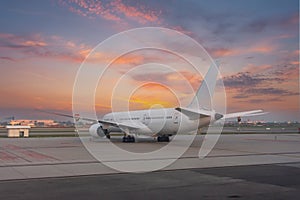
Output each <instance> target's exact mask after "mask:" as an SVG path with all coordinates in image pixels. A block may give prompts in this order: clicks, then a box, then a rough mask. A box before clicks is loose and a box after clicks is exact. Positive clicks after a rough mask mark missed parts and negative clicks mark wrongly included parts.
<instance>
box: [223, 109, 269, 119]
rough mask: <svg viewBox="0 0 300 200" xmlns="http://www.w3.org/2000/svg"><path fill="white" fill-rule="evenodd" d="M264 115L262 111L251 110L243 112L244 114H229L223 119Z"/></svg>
mask: <svg viewBox="0 0 300 200" xmlns="http://www.w3.org/2000/svg"><path fill="white" fill-rule="evenodd" d="M263 114H266V113H265V112H263V111H262V110H251V111H245V112H237V113H229V114H226V115H224V118H225V119H230V118H236V117H251V116H255V115H263Z"/></svg>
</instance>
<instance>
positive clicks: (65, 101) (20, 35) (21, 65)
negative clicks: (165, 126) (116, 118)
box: [0, 0, 300, 121]
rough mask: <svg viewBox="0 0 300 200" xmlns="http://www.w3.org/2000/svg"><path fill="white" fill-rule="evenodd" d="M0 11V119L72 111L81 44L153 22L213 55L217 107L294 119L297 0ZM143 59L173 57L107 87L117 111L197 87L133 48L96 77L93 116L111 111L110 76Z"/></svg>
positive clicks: (11, 5)
mask: <svg viewBox="0 0 300 200" xmlns="http://www.w3.org/2000/svg"><path fill="white" fill-rule="evenodd" d="M0 11H1V18H0V25H1V30H0V52H1V53H0V83H1V87H0V94H1V96H0V119H3V118H6V117H9V116H15V117H16V118H29V119H43V118H55V117H52V116H49V115H46V114H43V113H39V112H36V111H35V109H43V110H52V111H56V112H62V113H72V92H73V84H74V81H75V77H76V73H77V71H78V69H79V67H80V65H81V63H82V62H83V60H84V59H85V57H86V56H87V55H88V54H89V53H90V51H91V50H92V49H93V48H94V47H95V46H96V45H98V44H99V43H100V42H102V41H104V40H105V39H107V38H109V37H110V36H112V35H114V34H117V33H119V32H121V31H126V30H129V29H132V28H141V27H152V26H153V27H165V28H169V29H174V30H176V31H180V32H182V33H184V34H187V35H188V36H189V37H191V38H193V39H194V40H196V41H197V42H199V43H200V44H201V45H203V47H204V48H205V49H206V51H207V52H208V53H209V54H210V55H211V56H212V58H214V59H219V60H220V62H221V66H220V71H221V75H222V78H223V82H224V85H225V89H226V95H227V112H235V111H246V110H252V109H263V110H265V111H267V112H269V114H267V115H265V116H262V117H258V119H264V120H266V121H273V120H277V121H289V120H291V121H300V111H299V1H298V0H289V1H284V0H230V1H224V0H202V1H199V0H165V1H161V0H152V1H129V0H127V1H126V0H112V1H96V0H48V1H47V0H43V1H41V0H28V1H21V0H13V1H9V0H3V1H0ZM179 42H180V41H179ZM116 45H121V44H116ZM183 48H185V47H184V46H183ZM188 50H189V49H186V51H187V52H190V54H191V55H190V56H197V55H195V52H193V51H192V50H191V51H188ZM105 53H107V54H108V53H109V52H102V53H101V54H99V55H98V57H97V58H96V59H94V60H93V64H95V63H98V62H99V63H101V62H104V59H105V56H106V55H103V54H105ZM175 61H176V62H175ZM149 62H157V63H161V62H162V63H163V64H164V65H169V64H171V63H176V64H175V66H176V70H177V72H172V71H166V70H165V68H163V67H161V66H160V65H157V66H152V68H147V66H144V67H145V68H141V69H142V72H143V73H142V72H141V71H139V72H138V71H137V72H135V73H133V74H131V75H130V76H128V77H127V78H126V80H124V81H125V82H124V83H122V87H120V89H119V91H118V90H117V89H116V91H115V93H114V94H113V98H114V99H113V102H114V103H113V105H117V106H116V107H117V108H116V109H117V110H118V111H121V110H122V105H123V104H124V103H125V104H128V103H129V107H130V109H148V108H151V107H152V106H153V105H154V104H156V106H157V105H158V104H159V105H160V106H163V107H173V106H177V105H178V99H176V98H175V95H174V94H173V93H172V91H173V90H174V91H177V93H176V95H177V97H178V98H179V99H180V100H181V101H182V102H183V103H186V104H187V103H188V102H189V101H190V100H191V98H192V91H191V88H189V86H185V85H184V84H182V81H183V80H188V81H189V83H190V84H191V86H192V89H197V87H198V86H199V84H200V82H201V80H202V78H203V77H201V76H199V75H197V74H196V73H195V72H194V71H193V70H192V69H191V68H189V67H186V66H185V64H184V63H181V61H180V60H178V59H175V58H173V57H172V56H170V55H168V56H162V55H161V53H159V52H155V51H150V50H149V51H142V52H140V53H131V54H128V55H124V56H122V57H120V58H119V59H118V60H115V61H114V63H113V64H112V66H111V67H110V70H109V71H108V72H107V74H106V75H105V77H104V78H103V80H101V81H100V82H99V86H98V88H97V91H96V99H95V101H96V105H95V107H96V110H97V113H98V114H99V116H102V115H103V114H104V113H106V112H110V111H111V107H112V104H111V101H112V100H111V98H110V96H111V95H112V90H113V89H114V85H115V84H116V83H117V82H118V81H119V78H120V77H122V75H123V74H126V73H127V72H128V70H132V69H133V68H134V67H137V66H140V65H144V64H147V63H149ZM148 67H149V66H148ZM208 67H209V66H204V68H205V69H206V70H207V69H208ZM178 72H179V73H178ZM145 80H147V81H148V82H149V83H148V84H145ZM166 85H167V86H168V87H167V86H166ZM170 87H171V88H170ZM126 91H129V93H130V94H131V96H129V97H128V98H127V101H124V99H125V98H126V95H127V94H125V93H126ZM154 107H155V106H154Z"/></svg>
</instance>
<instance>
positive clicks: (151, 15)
mask: <svg viewBox="0 0 300 200" xmlns="http://www.w3.org/2000/svg"><path fill="white" fill-rule="evenodd" d="M59 3H60V5H63V6H65V7H68V9H69V10H70V11H71V12H73V13H76V14H78V15H81V16H84V17H90V18H95V17H102V18H103V19H106V20H109V21H115V22H118V23H124V24H126V22H125V21H124V18H127V19H129V20H132V21H136V22H138V23H141V24H146V23H148V22H156V23H159V14H160V12H157V11H154V10H150V9H149V8H146V7H145V6H143V5H136V6H129V5H127V4H125V3H124V2H123V1H121V0H114V1H111V2H109V3H104V2H103V1H96V0H65V1H64V0H60V1H59Z"/></svg>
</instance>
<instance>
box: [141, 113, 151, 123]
mask: <svg viewBox="0 0 300 200" xmlns="http://www.w3.org/2000/svg"><path fill="white" fill-rule="evenodd" d="M149 122H150V117H149V115H148V114H147V113H145V114H144V115H143V120H142V123H143V124H145V125H148V124H149Z"/></svg>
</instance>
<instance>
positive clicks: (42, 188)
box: [0, 134, 300, 199]
mask: <svg viewBox="0 0 300 200" xmlns="http://www.w3.org/2000/svg"><path fill="white" fill-rule="evenodd" d="M181 137H182V139H184V138H186V137H190V136H181ZM85 139H86V140H87V142H90V143H91V144H93V145H99V146H101V147H104V146H105V144H107V142H103V141H98V142H95V141H89V139H88V138H85ZM203 140H204V136H203V135H201V136H196V139H195V141H194V142H193V144H192V145H191V146H190V147H189V148H188V150H187V151H186V152H185V153H184V154H183V156H182V157H181V158H179V159H178V160H176V161H175V162H174V163H173V164H171V165H169V166H167V167H165V168H164V169H161V170H159V171H157V172H148V173H139V174H130V173H129V174H128V173H120V172H119V171H117V170H114V169H111V168H109V167H107V166H106V165H105V164H103V163H105V162H111V160H104V162H103V163H101V162H99V161H97V160H96V159H95V158H93V156H91V155H90V154H89V152H88V151H87V150H86V149H85V147H84V146H83V145H82V143H81V141H80V139H79V138H75V137H72V138H70V137H69V138H13V139H11V138H1V139H0V185H1V186H0V199H41V198H43V199H54V198H56V199H64V198H72V199H83V198H84V199H96V198H97V199H99V198H104V199H106V198H113V199H114V198H117V199H118V198H125V199H140V198H143V199H150V198H152V199H153V198H156V199H157V198H158V199H182V198H189V199H231V198H241V199H287V198H290V199H298V198H296V197H298V196H299V195H300V193H299V189H300V135H299V134H243V135H222V136H221V137H220V138H219V140H218V142H217V144H216V146H215V147H214V149H213V150H212V151H211V152H210V153H209V154H208V156H206V157H205V158H204V159H199V157H198V152H199V148H200V147H201V144H202V142H203ZM113 141H114V144H115V145H116V146H118V147H119V148H122V149H124V150H127V151H131V152H137V153H142V152H151V151H155V150H158V149H160V148H162V147H164V146H165V145H166V143H157V142H153V141H152V140H149V139H148V140H146V139H145V140H144V141H140V142H139V143H134V144H128V143H121V142H120V140H119V139H118V138H116V139H113ZM110 156H111V158H110ZM107 159H115V160H113V162H115V163H117V164H120V165H122V164H124V162H125V163H126V162H128V163H131V162H137V161H136V160H122V159H119V158H118V157H117V156H116V155H109V154H108V155H107ZM118 159H119V160H118ZM153 160H155V159H153ZM153 160H141V161H138V162H143V163H147V162H149V163H151V162H152V161H153ZM21 197H22V198H21Z"/></svg>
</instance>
